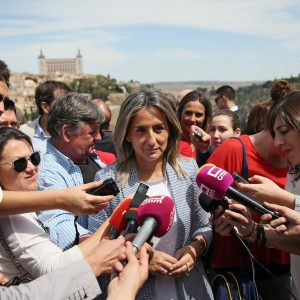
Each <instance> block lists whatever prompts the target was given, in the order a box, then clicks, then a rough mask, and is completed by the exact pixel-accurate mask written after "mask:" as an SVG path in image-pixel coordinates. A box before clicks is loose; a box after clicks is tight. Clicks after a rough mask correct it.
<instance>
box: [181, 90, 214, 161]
mask: <svg viewBox="0 0 300 300" xmlns="http://www.w3.org/2000/svg"><path fill="white" fill-rule="evenodd" d="M211 116H212V106H211V103H210V101H209V100H208V99H207V98H206V97H204V96H203V95H202V94H201V93H200V92H198V91H192V92H190V93H188V94H186V95H185V96H184V97H183V98H182V100H181V102H180V104H179V107H178V118H179V122H180V125H181V129H182V136H181V140H180V148H179V152H180V154H181V155H183V156H186V157H192V158H194V159H196V160H197V163H198V166H200V165H202V164H204V163H205V162H206V159H207V158H208V157H209V155H210V154H211V152H212V149H211V148H210V135H209V134H207V132H208V129H209V125H210V120H211Z"/></svg>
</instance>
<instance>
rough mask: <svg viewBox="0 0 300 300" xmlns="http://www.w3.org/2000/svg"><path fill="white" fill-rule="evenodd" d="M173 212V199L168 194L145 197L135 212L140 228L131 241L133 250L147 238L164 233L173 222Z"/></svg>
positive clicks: (136, 249)
mask: <svg viewBox="0 0 300 300" xmlns="http://www.w3.org/2000/svg"><path fill="white" fill-rule="evenodd" d="M174 213H175V206H174V201H173V200H172V199H171V198H170V197H168V196H151V197H149V198H147V199H145V200H144V201H143V203H142V204H141V205H140V207H139V209H138V212H137V221H138V224H139V226H141V228H140V230H139V231H138V233H137V234H136V236H135V238H134V239H133V241H132V246H133V247H134V249H135V252H138V251H139V250H140V248H141V247H142V246H143V244H144V243H145V242H147V241H148V240H149V238H152V237H153V236H155V237H162V236H163V235H165V234H166V233H167V232H168V231H169V229H170V228H171V226H172V224H173V219H174Z"/></svg>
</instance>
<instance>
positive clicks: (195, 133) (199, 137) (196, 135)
mask: <svg viewBox="0 0 300 300" xmlns="http://www.w3.org/2000/svg"><path fill="white" fill-rule="evenodd" d="M193 134H194V136H195V137H196V138H198V139H199V140H201V136H202V134H201V133H200V132H199V131H193Z"/></svg>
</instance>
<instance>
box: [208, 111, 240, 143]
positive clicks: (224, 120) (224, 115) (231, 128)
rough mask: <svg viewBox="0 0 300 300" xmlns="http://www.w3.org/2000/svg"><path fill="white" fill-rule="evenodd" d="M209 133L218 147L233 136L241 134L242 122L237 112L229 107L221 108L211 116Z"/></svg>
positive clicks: (212, 141)
mask: <svg viewBox="0 0 300 300" xmlns="http://www.w3.org/2000/svg"><path fill="white" fill-rule="evenodd" d="M209 134H210V136H211V143H212V146H213V147H214V148H215V149H216V148H218V147H219V146H220V145H222V144H223V143H224V142H225V141H226V140H228V139H229V138H231V137H238V136H240V135H241V122H240V119H239V117H238V115H237V114H235V113H234V112H233V111H231V110H229V109H221V110H219V111H217V112H216V113H214V115H213V116H212V118H211V122H210V127H209Z"/></svg>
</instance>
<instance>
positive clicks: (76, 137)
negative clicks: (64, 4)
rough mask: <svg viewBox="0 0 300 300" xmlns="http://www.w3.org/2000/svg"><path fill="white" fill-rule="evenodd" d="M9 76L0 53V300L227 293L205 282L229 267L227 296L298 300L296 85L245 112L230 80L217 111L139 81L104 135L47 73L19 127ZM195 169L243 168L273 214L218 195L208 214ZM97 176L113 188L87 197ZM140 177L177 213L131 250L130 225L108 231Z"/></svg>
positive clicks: (99, 119) (202, 99)
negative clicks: (29, 116)
mask: <svg viewBox="0 0 300 300" xmlns="http://www.w3.org/2000/svg"><path fill="white" fill-rule="evenodd" d="M9 77H10V71H9V69H8V67H7V65H6V64H5V62H3V61H0V96H1V98H0V187H1V189H0V191H1V195H0V196H1V197H0V220H1V223H0V239H1V244H0V272H1V276H0V284H1V287H0V295H1V299H27V298H30V299H40V298H43V299H66V298H69V299H95V298H98V299H116V300H117V299H147V300H148V299H157V300H158V299H159V300H160V299H170V300H171V299H175V300H177V299H178V300H179V299H235V298H234V297H235V295H234V291H233V289H234V288H232V287H228V286H227V288H226V284H225V285H224V284H222V283H217V281H216V280H215V279H216V278H224V279H225V280H226V277H227V276H228V274H231V275H232V277H233V278H235V279H236V283H237V288H236V290H237V297H240V298H236V299H259V297H261V299H288V298H287V297H291V298H293V297H294V299H300V273H299V269H298V265H299V262H300V260H299V258H298V257H299V256H298V255H300V242H298V241H299V236H300V214H299V213H298V212H297V210H300V208H299V207H300V204H299V203H300V189H299V184H298V182H299V178H300V175H299V174H300V168H299V165H300V154H299V153H300V142H299V141H300V139H299V137H300V91H296V90H294V89H293V88H292V86H291V85H290V84H289V83H288V82H286V81H284V80H279V81H276V82H275V83H274V85H273V87H272V90H271V91H270V97H271V99H270V101H268V102H266V103H262V104H258V105H256V106H254V107H253V108H252V110H251V111H250V112H249V114H248V116H246V115H245V113H243V112H242V111H241V110H240V109H239V107H238V105H237V103H236V99H235V91H234V89H233V88H232V87H231V86H228V85H224V86H221V87H219V88H218V89H217V90H216V91H215V96H214V101H215V104H216V107H215V109H213V106H212V104H211V101H210V100H209V98H208V97H207V96H206V95H204V94H203V93H201V92H199V91H193V90H183V91H181V92H180V93H179V94H178V98H177V99H174V97H173V98H171V97H170V95H165V94H163V93H162V92H160V91H157V90H154V89H141V90H139V91H136V92H133V93H132V94H130V95H129V96H128V97H127V98H126V99H125V100H124V102H123V103H122V105H121V107H120V111H119V115H118V118H117V122H116V126H115V129H114V132H113V133H112V132H111V131H109V123H110V118H111V112H110V110H109V106H108V105H107V104H106V103H105V101H103V100H101V99H94V100H88V99H86V98H85V97H84V96H82V95H81V94H79V93H74V92H72V90H71V89H70V87H69V86H68V85H66V84H65V83H62V82H57V81H52V80H51V81H45V82H43V83H41V84H40V85H39V86H38V87H37V89H36V94H35V101H36V105H37V110H38V113H39V116H38V117H37V118H36V119H35V120H33V121H29V122H27V123H24V124H20V122H19V121H18V117H17V110H16V106H15V104H14V102H13V101H12V100H11V99H9ZM206 165H208V166H217V167H219V168H222V169H224V170H225V171H227V172H229V173H233V172H237V173H238V174H240V175H242V176H243V177H244V178H245V179H247V180H248V181H249V183H239V182H236V183H234V184H235V187H236V188H237V189H239V190H240V191H241V192H242V193H244V194H245V195H248V196H249V197H251V198H252V199H254V200H255V201H257V202H258V203H262V204H263V205H264V206H265V207H267V208H269V209H271V210H274V211H276V213H277V214H278V215H279V217H278V218H277V219H273V218H272V216H271V215H269V214H264V215H262V216H261V215H259V214H257V213H253V212H252V211H250V209H249V208H248V207H246V206H244V205H242V204H241V203H239V202H238V201H235V200H237V199H228V198H227V197H225V200H224V201H222V205H215V206H214V209H213V211H210V213H209V212H207V210H206V209H205V207H204V206H203V205H202V203H201V193H202V192H201V190H200V189H199V187H198V186H197V183H196V177H197V173H198V169H199V168H200V170H201V167H203V166H206ZM108 178H112V179H114V181H115V182H116V185H117V186H118V189H119V193H118V194H117V195H116V196H114V195H110V194H108V195H103V196H98V195H94V194H93V193H89V192H90V191H91V190H93V189H95V188H98V187H100V186H101V185H102V183H103V181H104V180H106V179H108ZM141 182H142V183H144V184H146V185H147V186H148V190H147V195H146V197H147V199H152V198H151V197H155V196H164V197H168V198H171V199H172V202H173V203H174V212H173V214H172V222H170V226H169V227H168V230H167V232H166V233H165V234H164V235H163V236H161V237H155V236H153V237H152V238H151V239H146V240H147V242H145V243H144V245H143V246H142V247H141V249H139V251H138V253H136V252H137V251H136V248H134V247H133V246H132V240H133V244H134V239H135V234H138V233H137V232H135V234H133V235H132V234H129V235H126V234H124V233H123V232H120V235H119V237H117V238H115V239H112V240H108V239H107V236H108V233H109V232H110V231H111V229H112V224H111V222H110V221H111V219H112V218H113V215H114V213H115V212H116V210H117V209H118V208H119V207H120V203H123V199H126V198H127V199H128V197H131V198H132V197H133V195H134V194H135V192H136V191H137V189H138V187H139V184H140V183H141ZM124 201H125V200H124ZM211 201H214V200H211ZM132 202H133V200H132ZM224 203H225V204H226V205H224ZM141 227H142V228H143V226H141ZM114 229H118V228H114ZM233 232H234V234H233ZM243 241H244V242H243ZM245 246H246V247H247V249H248V251H250V252H251V253H252V256H253V257H254V258H255V261H253V258H252V257H251V256H250V255H249V252H247V251H245ZM270 274H271V275H270ZM224 287H225V290H228V293H232V296H228V298H226V297H227V296H226V295H225V294H226V293H225V292H224ZM231 289H232V291H231ZM287 295H289V296H287ZM230 297H231V298H230Z"/></svg>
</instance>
